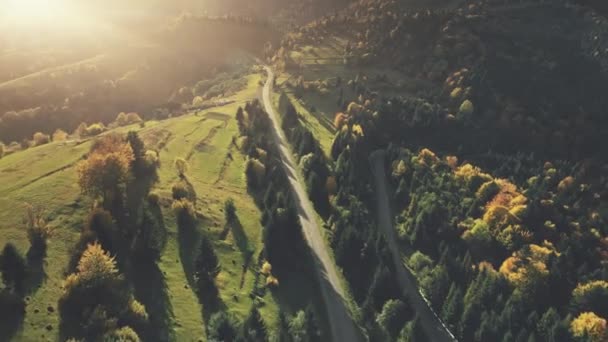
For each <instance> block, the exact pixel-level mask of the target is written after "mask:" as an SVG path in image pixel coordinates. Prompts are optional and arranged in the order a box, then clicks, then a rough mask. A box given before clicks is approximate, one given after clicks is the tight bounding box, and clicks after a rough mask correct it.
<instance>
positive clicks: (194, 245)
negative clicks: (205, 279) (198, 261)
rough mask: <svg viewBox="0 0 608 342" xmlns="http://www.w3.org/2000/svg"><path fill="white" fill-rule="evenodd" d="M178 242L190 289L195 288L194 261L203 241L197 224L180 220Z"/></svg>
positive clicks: (183, 219)
mask: <svg viewBox="0 0 608 342" xmlns="http://www.w3.org/2000/svg"><path fill="white" fill-rule="evenodd" d="M177 226H178V228H177V241H178V244H179V259H180V261H181V264H182V267H183V269H184V273H185V274H186V279H188V284H189V285H190V287H193V286H194V259H195V258H196V253H197V249H198V246H199V243H200V239H201V233H200V232H199V231H198V229H197V223H196V221H195V220H194V219H192V218H181V219H178V223H177Z"/></svg>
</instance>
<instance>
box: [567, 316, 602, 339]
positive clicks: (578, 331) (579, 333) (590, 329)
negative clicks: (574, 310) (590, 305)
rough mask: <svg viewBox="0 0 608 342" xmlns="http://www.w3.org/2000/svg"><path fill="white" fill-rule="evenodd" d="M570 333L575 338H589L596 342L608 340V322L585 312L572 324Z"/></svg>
mask: <svg viewBox="0 0 608 342" xmlns="http://www.w3.org/2000/svg"><path fill="white" fill-rule="evenodd" d="M570 331H571V332H572V335H574V336H575V337H585V336H587V337H589V338H591V340H592V341H594V342H603V341H606V339H607V338H608V334H607V333H606V320H605V319H604V318H601V317H599V316H598V315H596V314H595V313H593V312H583V313H581V314H580V315H579V316H578V317H577V318H575V319H574V320H572V322H571V323H570Z"/></svg>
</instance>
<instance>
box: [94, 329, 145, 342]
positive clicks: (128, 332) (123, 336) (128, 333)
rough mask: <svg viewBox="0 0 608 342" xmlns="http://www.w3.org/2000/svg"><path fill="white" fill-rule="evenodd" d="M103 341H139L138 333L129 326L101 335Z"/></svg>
mask: <svg viewBox="0 0 608 342" xmlns="http://www.w3.org/2000/svg"><path fill="white" fill-rule="evenodd" d="M102 341H103V342H139V341H140V339H139V335H137V333H136V332H135V330H133V329H131V327H122V328H120V329H115V330H112V331H110V332H108V333H106V334H105V335H104V336H103V340H102Z"/></svg>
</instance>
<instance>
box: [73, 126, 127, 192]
mask: <svg viewBox="0 0 608 342" xmlns="http://www.w3.org/2000/svg"><path fill="white" fill-rule="evenodd" d="M133 159H134V157H133V150H132V149H131V146H130V145H129V144H127V143H124V142H122V141H120V140H117V139H115V138H113V137H111V136H108V137H104V139H102V140H101V142H100V143H99V145H98V147H97V148H96V149H95V150H94V151H93V152H92V153H91V154H90V155H89V157H88V158H87V159H86V160H84V161H81V162H80V163H78V165H77V167H76V170H77V172H78V184H79V185H80V189H81V190H82V191H83V193H85V194H89V195H92V196H101V197H102V198H103V199H104V201H105V200H111V199H112V198H113V197H112V196H115V195H117V194H118V191H119V190H120V189H121V187H122V186H123V185H124V184H125V183H126V181H127V178H128V177H129V170H130V165H131V162H132V161H133Z"/></svg>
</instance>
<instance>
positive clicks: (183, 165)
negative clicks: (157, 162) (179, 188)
mask: <svg viewBox="0 0 608 342" xmlns="http://www.w3.org/2000/svg"><path fill="white" fill-rule="evenodd" d="M173 165H174V166H175V170H177V174H178V176H180V177H185V176H186V172H188V167H189V165H188V162H187V161H186V159H184V158H175V161H174V162H173Z"/></svg>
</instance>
